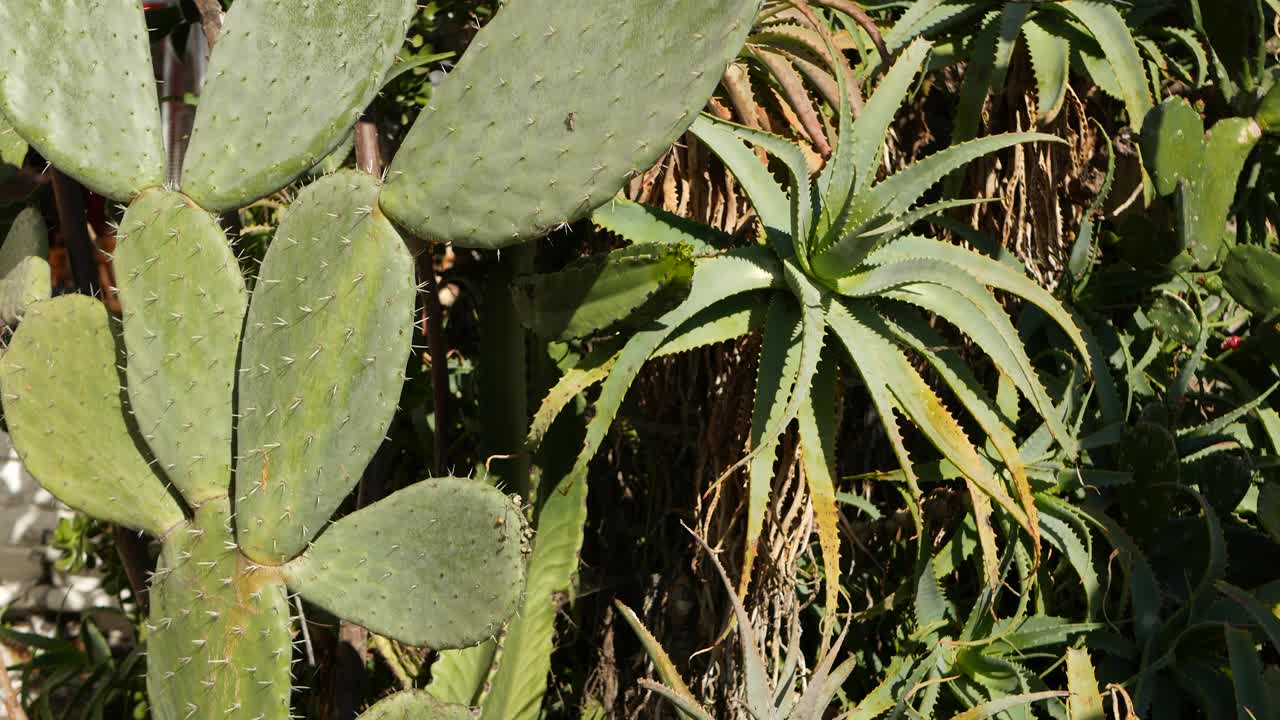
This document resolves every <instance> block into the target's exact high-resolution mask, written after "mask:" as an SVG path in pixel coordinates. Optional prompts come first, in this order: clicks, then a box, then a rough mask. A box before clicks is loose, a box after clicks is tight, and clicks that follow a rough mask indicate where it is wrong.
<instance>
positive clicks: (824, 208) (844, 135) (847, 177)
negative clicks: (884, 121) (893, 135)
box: [801, 34, 866, 252]
mask: <svg viewBox="0 0 1280 720" xmlns="http://www.w3.org/2000/svg"><path fill="white" fill-rule="evenodd" d="M822 39H823V42H825V43H826V44H827V45H828V46H829V47H828V54H830V55H831V56H833V57H842V56H841V55H840V54H839V51H838V50H837V49H836V48H835V47H834V46H833V44H832V42H831V38H830V37H828V36H827V35H825V34H824V35H823V37H822ZM801 67H803V65H802V66H801ZM834 68H835V73H836V79H837V83H838V85H839V87H838V92H839V94H840V101H839V115H840V119H839V126H838V127H837V129H836V132H837V135H836V148H835V153H834V154H833V155H832V157H831V159H830V160H829V161H827V164H826V165H825V166H823V168H822V170H821V171H820V172H819V173H818V181H817V186H818V187H817V189H818V195H819V197H821V198H822V202H821V212H820V213H819V215H818V217H817V218H815V221H814V239H813V242H812V243H811V247H810V252H812V251H813V247H814V246H820V245H822V244H824V243H825V242H826V240H825V238H826V236H827V235H828V234H829V233H830V232H831V228H832V226H833V225H834V226H836V227H839V221H836V220H834V219H833V218H832V217H831V214H830V213H831V212H832V210H833V209H839V210H843V209H844V208H845V207H847V206H848V204H849V198H850V196H851V195H852V193H853V183H854V178H855V173H856V172H857V167H856V162H857V161H856V160H855V152H856V150H857V147H858V144H857V140H856V138H855V136H854V133H853V108H852V107H851V106H850V100H849V92H850V87H851V86H852V84H853V82H854V81H853V79H852V78H850V77H849V72H848V69H847V67H846V65H845V63H843V62H839V63H836V64H835V65H834ZM828 102H830V101H829V100H828ZM862 113H863V116H864V117H865V115H866V107H865V106H864V107H863V110H862Z"/></svg>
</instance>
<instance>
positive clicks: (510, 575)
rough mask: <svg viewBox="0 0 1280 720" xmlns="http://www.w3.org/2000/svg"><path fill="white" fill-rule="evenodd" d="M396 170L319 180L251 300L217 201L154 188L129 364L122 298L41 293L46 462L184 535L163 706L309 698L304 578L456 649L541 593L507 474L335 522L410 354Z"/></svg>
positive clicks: (131, 288) (25, 334)
mask: <svg viewBox="0 0 1280 720" xmlns="http://www.w3.org/2000/svg"><path fill="white" fill-rule="evenodd" d="M377 190H378V186H377V183H376V180H375V179H374V178H372V177H370V176H368V175H363V174H359V173H355V172H350V171H348V172H341V173H337V174H335V175H331V176H328V177H326V178H324V179H323V180H321V181H320V182H318V183H316V184H315V185H313V186H312V187H310V188H308V189H307V190H305V191H304V192H303V193H302V195H301V196H300V197H299V198H298V201H297V203H296V204H295V206H294V208H293V209H292V211H291V213H290V215H289V219H288V221H287V222H286V223H285V224H284V225H283V226H282V227H281V229H280V233H279V235H278V239H277V240H276V242H274V243H273V244H272V247H271V248H270V249H269V251H268V256H267V259H266V261H265V262H264V264H263V267H262V274H261V275H260V276H259V278H258V281H257V289H256V292H255V294H254V297H253V301H252V303H250V304H249V305H248V308H247V315H246V305H245V291H244V287H243V284H242V283H241V281H240V277H239V275H238V273H237V272H236V270H235V269H236V263H235V260H234V258H232V257H231V256H230V252H229V250H228V248H227V246H226V241H225V239H224V238H223V236H222V234H221V232H220V231H219V230H218V229H217V225H216V224H215V223H214V221H213V219H212V217H211V216H210V215H209V214H208V213H207V212H206V211H204V210H201V209H199V208H196V207H194V206H193V205H191V203H190V201H189V200H188V199H186V198H184V197H182V196H180V195H176V194H174V193H169V192H167V191H149V192H147V193H144V194H143V195H142V196H141V197H139V198H138V199H137V200H135V201H134V203H133V205H132V206H130V208H129V210H128V213H127V214H126V220H125V222H124V224H123V225H122V235H121V237H120V246H119V247H120V250H119V252H118V253H117V259H118V260H119V261H120V269H121V294H120V298H121V303H122V305H123V306H124V308H125V320H124V322H123V332H122V335H123V337H122V340H123V343H122V344H123V352H124V361H125V367H126V371H125V373H124V374H125V375H127V378H128V380H127V384H126V387H124V388H123V389H122V386H121V372H120V370H119V369H118V368H117V364H118V362H119V360H120V358H119V352H118V350H117V343H116V340H117V339H116V338H115V337H113V333H112V328H111V325H110V321H109V320H108V315H107V312H106V310H105V309H104V308H103V306H102V305H101V304H99V303H98V302H97V301H95V300H93V299H91V298H86V297H81V296H68V297H62V298H57V299H54V300H49V301H45V302H41V303H37V304H36V305H34V306H33V307H32V308H31V309H30V311H29V313H28V316H27V318H26V319H25V320H24V322H23V324H22V325H21V327H20V328H19V330H18V332H17V333H16V335H15V337H14V340H13V343H12V346H11V349H10V351H9V353H8V354H6V356H5V358H4V360H3V363H2V364H0V386H2V387H3V390H4V393H5V405H6V410H7V412H8V416H9V421H10V429H11V431H12V433H13V436H14V441H15V444H16V445H17V447H18V449H19V452H20V453H21V454H22V456H23V458H24V460H25V462H26V463H27V465H28V467H29V468H30V470H31V472H32V473H33V474H34V475H35V476H36V477H38V478H39V479H40V480H41V482H42V483H44V484H45V485H46V487H48V488H49V489H50V490H51V491H53V492H54V493H55V494H56V495H58V496H59V497H60V498H62V499H64V500H65V501H67V502H68V503H69V504H71V505H73V506H75V507H78V508H80V509H82V510H84V511H86V512H88V513H90V514H92V515H95V516H98V517H102V518H105V519H108V520H111V521H113V522H117V523H121V524H124V525H127V526H129V527H133V528H137V529H140V530H146V531H148V532H150V533H152V534H153V535H155V536H156V537H157V538H160V539H161V543H162V554H161V562H160V567H159V570H158V571H157V573H156V576H155V580H154V584H153V595H154V598H155V600H154V602H153V605H152V610H151V618H150V623H149V625H150V628H151V636H150V646H149V647H150V656H151V661H150V664H149V667H150V670H149V676H148V685H149V688H150V694H151V697H152V704H153V708H154V712H155V716H156V717H158V718H162V719H164V720H169V719H170V718H192V719H195V718H215V717H216V718H227V717H231V718H239V717H243V718H284V717H287V716H288V713H289V688H290V663H291V662H292V649H291V646H290V642H291V615H290V610H289V606H288V603H287V601H286V598H287V593H288V590H287V588H292V589H293V590H295V591H297V592H298V593H300V594H301V595H302V597H303V598H305V599H307V600H308V601H310V602H312V603H314V604H316V605H318V606H320V607H323V608H325V609H327V610H329V611H331V612H334V613H335V614H337V615H339V616H340V617H347V618H351V619H353V620H355V621H358V622H360V623H362V624H365V625H366V626H368V627H369V628H371V629H372V630H374V631H376V632H378V633H381V634H384V635H388V636H391V637H395V638H397V639H399V640H402V641H404V642H408V643H413V644H423V645H430V646H432V647H436V648H448V647H462V646H466V645H471V644H474V643H476V642H479V641H480V640H483V639H484V638H487V637H492V636H493V635H494V634H495V633H496V632H497V631H498V630H499V628H500V626H501V624H502V623H503V622H504V621H505V620H506V618H507V617H509V616H510V615H511V613H512V612H514V610H515V608H516V607H517V605H518V604H519V602H520V600H521V598H522V595H523V584H524V582H523V580H524V554H525V551H526V539H525V532H526V530H525V521H524V516H523V514H522V513H521V512H520V510H519V507H518V506H516V505H514V504H512V502H511V501H509V500H508V499H507V497H506V496H505V495H503V494H502V493H501V492H499V491H498V490H496V489H494V488H491V487H488V486H487V485H484V484H483V483H478V482H475V481H471V480H461V479H453V478H443V479H438V480H431V481H427V482H423V483H419V484H417V485H413V486H411V487H409V488H407V489H405V490H402V491H400V492H399V493H396V494H394V495H392V496H391V497H389V498H387V499H386V500H384V501H382V502H380V503H376V504H374V505H371V506H369V507H367V508H364V509H363V510H360V511H359V512H357V513H355V514H352V515H349V516H347V517H344V518H342V519H340V520H338V521H337V522H334V523H332V524H331V525H329V526H328V527H326V526H325V523H326V521H327V520H328V516H329V515H330V514H331V513H332V511H333V510H334V509H335V508H336V507H337V505H338V504H339V503H340V502H341V500H342V499H343V498H344V497H345V496H346V495H347V494H348V493H349V492H350V491H351V489H352V487H353V486H354V484H355V482H356V481H357V480H358V479H359V477H360V473H361V471H362V470H363V469H364V466H365V464H366V463H367V462H368V460H369V458H370V457H371V456H372V455H373V452H374V450H375V449H376V448H377V446H378V445H379V444H380V443H381V441H382V437H383V434H384V433H385V432H386V429H387V426H388V425H389V423H390V421H391V417H392V415H393V413H394V410H395V405H396V401H397V400H398V398H399V395H400V385H401V383H402V382H403V363H404V358H405V357H407V356H408V354H409V327H410V323H411V321H412V312H413V300H414V292H415V286H414V283H413V279H412V278H413V266H412V263H411V261H410V258H409V255H408V252H407V250H406V249H405V247H404V244H403V242H402V241H401V240H400V238H399V237H398V236H397V235H396V234H395V231H394V230H393V229H392V228H391V227H390V226H389V225H388V224H387V222H386V220H385V219H383V218H382V217H381V216H380V215H379V214H378V213H377V212H376V210H372V209H371V208H370V206H369V202H370V201H371V200H372V199H373V198H375V197H376V193H377ZM334 218H341V220H338V221H335V220H334ZM295 238H303V240H298V241H296V240H295ZM246 317H247V321H245V326H246V331H245V333H244V337H243V340H242V341H241V340H240V337H239V328H240V326H241V322H242V318H246ZM237 361H238V366H237ZM237 368H238V369H237ZM237 373H238V374H239V380H238V395H236V396H235V397H236V398H237V399H238V404H235V405H233V392H232V391H233V387H235V386H236V384H237ZM124 391H127V393H126V392H124ZM126 395H127V397H128V398H130V399H131V401H132V402H131V403H130V402H128V401H126V400H125V396H126ZM237 417H238V418H239V422H238V427H237V428H236V429H237V435H236V442H237V443H238V448H239V450H238V452H239V454H238V456H237V457H235V458H234V461H235V473H234V475H235V478H236V482H235V486H236V493H235V494H229V490H230V485H231V478H232V473H231V465H230V463H231V462H232V460H233V458H232V448H233V443H232V436H231V429H232V426H233V418H237ZM86 434H92V435H95V436H96V437H95V438H94V439H93V440H92V441H87V439H86V438H80V439H79V440H77V441H75V442H68V439H69V438H73V437H77V436H82V435H86ZM152 457H154V458H155V461H152V460H151V458H152ZM168 481H172V482H173V485H175V486H176V488H171V487H170V486H169V485H168ZM321 530H323V533H321ZM317 535H319V537H318V538H317V537H316V536H317ZM313 539H314V542H313Z"/></svg>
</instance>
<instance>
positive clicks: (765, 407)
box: [738, 295, 801, 597]
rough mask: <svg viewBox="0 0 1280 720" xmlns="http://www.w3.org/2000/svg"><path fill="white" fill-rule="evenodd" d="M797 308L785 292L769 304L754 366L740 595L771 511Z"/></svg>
mask: <svg viewBox="0 0 1280 720" xmlns="http://www.w3.org/2000/svg"><path fill="white" fill-rule="evenodd" d="M800 335H801V324H800V312H799V310H798V309H797V308H796V306H795V303H794V301H792V300H791V299H790V298H789V297H787V296H785V295H779V296H777V297H775V298H774V300H773V302H772V303H770V305H769V313H768V316H767V318H766V320H765V325H764V335H763V337H762V339H761V343H760V360H759V362H758V364H757V366H756V387H755V400H754V402H753V405H752V410H751V447H752V449H753V451H754V450H757V449H758V450H759V451H758V452H756V453H755V456H754V458H753V459H752V461H751V462H750V463H749V464H748V466H747V468H748V472H747V482H748V486H747V528H746V536H745V537H744V539H743V543H744V545H743V547H744V550H743V556H742V579H741V580H740V581H739V584H738V594H739V595H740V596H742V597H745V596H746V593H747V589H748V588H749V587H750V585H751V576H752V571H753V569H754V568H755V559H756V553H757V552H758V545H759V542H760V533H761V531H763V529H764V518H765V515H766V514H767V512H768V510H769V492H770V490H771V489H772V486H773V478H774V464H775V462H776V460H777V454H778V443H779V439H780V438H779V437H778V434H777V433H773V432H770V430H771V428H773V427H776V426H777V424H778V423H779V422H780V421H781V418H782V416H783V413H784V412H785V411H786V406H787V401H788V400H789V399H790V397H791V390H792V387H793V386H794V384H795V381H796V376H797V373H799V371H800V354H801V350H800Z"/></svg>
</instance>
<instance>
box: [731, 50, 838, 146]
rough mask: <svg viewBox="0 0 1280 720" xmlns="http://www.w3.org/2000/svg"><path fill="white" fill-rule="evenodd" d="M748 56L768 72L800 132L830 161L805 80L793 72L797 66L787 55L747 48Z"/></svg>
mask: <svg viewBox="0 0 1280 720" xmlns="http://www.w3.org/2000/svg"><path fill="white" fill-rule="evenodd" d="M748 52H750V53H751V55H752V56H753V57H755V59H756V60H758V61H759V62H760V64H761V65H762V66H764V68H765V69H766V70H768V72H769V75H770V76H772V78H773V81H774V84H775V86H776V88H777V90H778V92H779V94H780V95H781V96H782V97H783V98H784V99H785V100H786V103H787V105H788V106H790V109H791V112H793V113H794V114H795V117H796V119H798V120H799V121H800V128H801V129H802V130H803V131H804V134H805V135H807V136H808V139H809V141H810V142H811V143H812V145H813V148H814V149H815V150H816V151H817V152H818V154H819V155H821V156H822V157H824V158H825V157H829V156H830V155H831V144H830V141H829V140H828V139H827V132H826V129H825V128H823V127H822V121H821V120H820V119H819V118H818V110H817V108H816V107H814V104H813V100H812V99H811V98H810V97H809V89H808V88H807V87H805V84H804V77H803V76H801V75H800V72H799V71H798V70H796V66H795V65H794V64H793V63H792V62H791V60H790V59H789V57H788V56H787V55H784V54H782V53H778V52H773V51H771V50H767V49H765V48H763V47H759V46H750V45H748Z"/></svg>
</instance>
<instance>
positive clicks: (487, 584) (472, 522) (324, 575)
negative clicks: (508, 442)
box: [285, 478, 526, 649]
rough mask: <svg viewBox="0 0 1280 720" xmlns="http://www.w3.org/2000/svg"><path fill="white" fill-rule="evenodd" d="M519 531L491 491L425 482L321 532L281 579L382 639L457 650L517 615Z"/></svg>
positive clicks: (511, 509) (516, 513) (518, 519)
mask: <svg viewBox="0 0 1280 720" xmlns="http://www.w3.org/2000/svg"><path fill="white" fill-rule="evenodd" d="M525 531H526V530H525V520H524V515H523V514H522V513H521V512H520V510H519V508H518V507H517V506H515V505H514V504H512V502H511V501H510V500H509V499H508V498H507V497H506V496H505V495H503V494H502V493H501V492H500V491H498V490H496V489H494V488H493V487H491V486H489V485H486V484H485V483H482V482H479V481H475V480H465V479H458V478H439V479H432V480H424V481H423V482H420V483H418V484H416V485H411V486H410V487H408V488H406V489H404V490H401V491H400V492H398V493H396V494H395V495H393V496H392V497H390V498H387V499H385V500H383V501H381V502H378V503H375V504H373V505H370V506H369V507H367V508H364V509H363V510H359V511H357V512H355V513H353V514H351V515H348V516H347V517H345V518H343V519H341V520H339V521H337V522H336V523H334V524H333V525H331V526H330V527H328V528H327V529H326V530H325V531H324V533H323V534H322V535H321V536H320V537H319V538H318V539H317V540H316V542H315V543H314V545H313V546H312V547H311V548H309V549H308V550H307V552H306V553H305V554H303V555H302V556H300V557H298V558H296V559H295V560H293V561H291V562H290V563H289V564H288V565H286V566H285V575H286V577H287V578H288V580H289V586H290V587H291V588H293V589H294V590H296V591H298V592H299V593H300V594H301V595H302V597H304V598H306V599H307V600H308V601H310V602H312V603H315V604H316V605H319V606H321V607H323V608H325V609H327V610H329V611H331V612H333V613H335V614H337V615H339V616H341V617H345V618H349V619H351V620H354V621H355V622H358V623H360V624H361V625H364V626H365V627H367V628H369V629H370V630H372V631H374V632H376V633H379V634H381V635H388V636H390V637H394V638H396V639H397V640H400V641H401V642H406V643H409V644H413V645H427V646H429V647H432V648H436V649H444V648H457V647H466V646H468V645H474V644H476V643H478V642H480V641H481V640H484V639H486V638H489V637H493V636H494V635H495V634H496V633H497V632H498V630H499V628H500V627H501V624H502V623H503V622H504V621H505V620H506V619H507V618H508V617H510V615H511V614H512V613H513V612H515V610H516V608H517V607H519V604H520V602H521V599H522V598H523V594H524V554H525V547H524V534H525Z"/></svg>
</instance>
